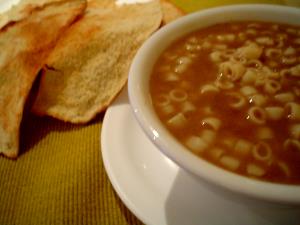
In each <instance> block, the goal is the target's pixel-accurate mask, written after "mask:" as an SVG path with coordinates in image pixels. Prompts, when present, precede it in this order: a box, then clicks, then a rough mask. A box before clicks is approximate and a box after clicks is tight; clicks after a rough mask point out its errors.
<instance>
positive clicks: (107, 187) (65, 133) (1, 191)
mask: <svg viewBox="0 0 300 225" xmlns="http://www.w3.org/2000/svg"><path fill="white" fill-rule="evenodd" d="M173 2H174V3H175V4H177V5H178V6H179V7H181V8H182V9H183V10H185V11H186V12H192V11H195V10H197V9H203V8H208V7H213V6H217V5H224V4H232V3H241V2H242V3H249V2H264V3H276V4H285V1H280V0H274V1H271V0H269V1H267V0H265V1H235V0H231V1H229V0H226V1H220V0H218V1H204V0H203V1H202V0H199V1H198V0H173ZM298 3H299V2H298ZM296 4H297V3H296ZM103 116H104V114H101V115H99V116H98V117H97V119H96V120H94V121H93V122H91V123H90V124H88V125H84V126H83V125H71V124H67V123H63V122H60V121H57V120H54V119H51V118H38V117H35V116H33V115H30V114H29V115H27V117H26V118H25V119H24V121H23V125H22V139H21V155H20V157H19V158H18V159H17V160H9V159H7V158H5V157H0V224H1V225H2V224H6V225H9V224H16V225H22V224H40V225H43V224H121V225H122V224H141V222H140V221H139V220H138V219H137V218H136V217H135V216H134V215H133V214H132V213H131V212H130V211H129V210H128V209H127V208H126V207H125V206H124V204H123V203H122V202H121V201H120V199H119V198H118V196H117V195H116V193H115V192H114V190H113V188H112V186H111V184H110V182H109V179H108V177H107V175H106V173H105V170H104V167H103V162H102V157H101V149H100V133H101V126H102V121H103Z"/></svg>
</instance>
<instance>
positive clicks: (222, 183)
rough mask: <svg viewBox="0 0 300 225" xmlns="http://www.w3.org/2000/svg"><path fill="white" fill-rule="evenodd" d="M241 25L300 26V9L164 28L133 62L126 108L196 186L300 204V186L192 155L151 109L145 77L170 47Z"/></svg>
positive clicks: (230, 14)
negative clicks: (203, 32) (197, 33)
mask: <svg viewBox="0 0 300 225" xmlns="http://www.w3.org/2000/svg"><path fill="white" fill-rule="evenodd" d="M243 20H244V21H245V20H246V21H266V22H267V21H270V22H278V23H286V24H294V25H295V24H296V25H297V24H298V25H300V10H299V9H296V8H292V7H284V6H275V5H234V6H226V7H219V8H212V9H208V10H204V11H200V12H196V13H193V14H190V15H187V16H185V17H183V18H180V19H178V20H176V21H175V22H173V23H171V24H169V25H167V26H165V27H163V28H162V29H160V30H159V31H158V32H156V33H155V34H154V35H152V37H151V38H150V39H149V40H148V41H146V42H145V44H144V45H143V46H142V47H141V48H140V50H139V51H138V53H137V55H136V57H135V59H134V61H133V63H132V66H131V69H130V73H129V82H128V89H129V99H130V104H131V106H132V108H133V110H134V114H135V116H136V118H137V120H138V122H139V124H140V126H141V127H142V128H143V130H144V132H145V133H146V134H147V136H148V137H149V138H150V139H151V141H152V142H153V143H154V144H155V145H156V146H157V147H158V149H160V150H161V151H162V152H163V153H164V154H165V155H166V156H167V157H169V158H170V159H171V160H173V161H174V162H176V163H177V164H178V165H179V166H180V167H181V168H184V169H185V170H186V171H188V172H190V173H191V174H193V175H194V176H195V177H197V178H198V179H199V180H200V182H205V183H206V184H209V185H211V186H212V187H221V190H222V189H223V190H230V191H231V192H232V193H235V194H237V196H239V197H242V196H244V197H247V198H245V199H249V198H250V199H255V200H260V201H263V202H271V203H276V204H278V205H300V185H284V184H274V183H270V182H264V181H257V180H254V179H251V178H246V177H242V176H240V175H236V174H233V173H231V172H227V171H225V170H223V169H221V168H218V167H216V166H214V165H212V164H210V163H209V162H207V161H205V160H201V159H199V158H198V157H196V156H194V155H193V154H192V153H190V152H189V151H188V150H187V149H185V147H184V146H183V145H181V144H180V143H179V142H178V141H176V139H175V138H174V137H173V136H172V135H171V134H170V133H169V132H168V131H167V130H166V128H165V127H164V126H163V125H162V124H161V122H160V121H159V119H158V117H157V116H156V114H155V112H154V109H153V107H152V104H151V99H150V96H149V77H150V75H151V72H152V67H153V65H154V63H155V62H156V60H157V58H158V57H159V56H160V55H161V53H162V51H163V50H165V49H166V47H167V46H169V45H170V43H171V42H173V41H174V40H176V39H178V38H180V37H182V36H184V35H185V34H187V33H190V32H192V31H194V30H198V29H200V28H203V27H207V26H210V25H213V24H216V23H224V22H229V21H243ZM299 172H300V171H299ZM217 189H220V188H217ZM242 199H243V198H242Z"/></svg>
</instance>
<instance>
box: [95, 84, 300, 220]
mask: <svg viewBox="0 0 300 225" xmlns="http://www.w3.org/2000/svg"><path fill="white" fill-rule="evenodd" d="M101 144H102V155H103V160H104V166H105V169H106V171H107V174H108V176H109V179H110V181H111V183H112V185H113V187H114V188H115V190H116V192H117V193H118V195H119V196H120V198H121V199H122V201H123V202H124V203H125V205H126V206H127V207H128V208H129V209H130V210H131V211H132V212H133V213H134V214H135V215H136V216H137V217H138V218H139V219H140V220H142V221H143V222H144V223H146V224H155V225H160V224H172V225H177V224H178V225H182V224H185V225H188V224H200V225H219V224H222V225H227V224H228V225H232V224H243V225H247V224H249V225H253V224H262V225H274V224H276V225H277V224H278V225H279V224H289V225H292V224H299V221H300V209H291V208H289V209H288V208H266V207H259V208H258V207H256V208H253V207H250V206H247V205H242V204H240V203H237V202H234V201H231V200H230V199H228V198H226V197H225V196H220V195H219V194H217V193H215V192H213V191H212V190H209V189H207V187H206V186H204V185H203V184H202V183H200V182H199V181H197V180H196V179H195V178H193V177H191V176H190V175H189V174H187V173H186V172H185V171H183V170H182V169H180V168H178V166H177V165H175V164H174V163H173V162H172V161H170V160H169V159H168V158H167V157H165V156H164V155H163V154H162V153H161V152H160V151H159V150H158V149H156V147H155V146H154V145H153V144H152V143H151V142H150V141H149V140H148V139H147V137H146V136H145V135H144V133H143V132H142V130H141V128H140V127H139V125H138V124H137V122H136V120H135V118H134V116H133V112H132V111H131V108H130V106H129V103H128V97H127V89H125V90H123V92H122V93H121V95H120V96H119V97H118V98H117V99H116V101H115V102H114V103H113V105H112V106H111V107H109V109H108V110H107V112H106V115H105V118H104V121H103V126H102V136H101Z"/></svg>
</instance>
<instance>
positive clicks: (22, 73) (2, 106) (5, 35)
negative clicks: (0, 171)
mask: <svg viewBox="0 0 300 225" xmlns="http://www.w3.org/2000/svg"><path fill="white" fill-rule="evenodd" d="M85 7H86V2H85V1H84V0H69V1H61V2H55V3H51V4H46V5H44V6H43V7H36V8H32V9H31V12H30V15H28V16H27V17H24V18H22V19H21V20H19V21H16V22H15V23H13V24H11V25H9V26H5V27H3V28H2V29H1V30H0V47H1V53H0V93H1V94H0V96H1V97H0V153H3V154H4V155H5V156H7V157H11V158H14V157H17V155H18V152H19V129H20V123H21V120H22V115H23V109H24V105H25V102H26V99H27V96H28V94H29V92H30V89H31V87H32V84H33V82H34V80H35V78H36V76H37V74H38V72H39V70H40V69H41V68H42V67H43V65H44V64H45V62H46V59H47V57H48V55H49V53H50V51H51V50H52V48H53V47H54V46H55V43H56V41H57V40H58V38H59V36H60V35H61V34H62V33H63V32H64V31H65V30H66V29H67V27H68V26H69V25H70V24H71V23H72V22H73V21H74V20H75V19H76V18H77V16H78V15H80V14H81V13H82V12H83V11H84V9H85ZM49 27H51V29H49Z"/></svg>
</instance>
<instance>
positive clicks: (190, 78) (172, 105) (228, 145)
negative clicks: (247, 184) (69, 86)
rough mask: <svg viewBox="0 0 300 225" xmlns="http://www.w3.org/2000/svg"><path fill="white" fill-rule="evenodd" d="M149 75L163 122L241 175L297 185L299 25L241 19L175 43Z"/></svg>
mask: <svg viewBox="0 0 300 225" xmlns="http://www.w3.org/2000/svg"><path fill="white" fill-rule="evenodd" d="M152 73H153V74H152V75H151V79H150V93H151V98H152V102H153V106H154V108H155V111H156V113H157V115H158V116H159V118H160V120H161V121H162V123H163V124H164V125H165V127H166V128H167V129H168V130H169V131H170V132H171V133H172V134H173V135H174V136H175V137H176V139H177V140H178V141H180V142H181V143H182V144H183V145H185V146H186V147H187V148H188V149H189V150H190V151H191V152H193V153H194V154H196V155H197V156H199V157H201V158H203V159H205V160H207V161H209V162H211V163H213V164H215V165H217V166H219V167H222V168H224V169H226V170H229V171H232V172H235V173H237V174H240V175H244V176H248V177H252V178H256V179H261V180H265V181H270V182H276V183H286V184H300V102H299V100H300V28H299V27H295V26H290V25H285V24H274V23H263V22H239V23H226V24H218V25H214V26H211V27H208V28H205V29H202V30H199V31H196V32H193V33H191V34H189V35H187V36H186V37H184V38H182V39H180V40H178V41H176V42H174V43H173V44H172V45H171V46H169V47H168V48H167V49H166V50H165V51H164V52H163V53H162V55H161V56H160V58H159V59H158V61H157V63H156V64H155V66H154V68H153V72H152Z"/></svg>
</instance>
